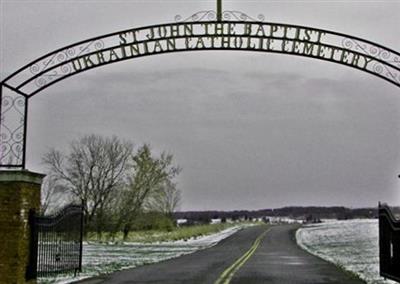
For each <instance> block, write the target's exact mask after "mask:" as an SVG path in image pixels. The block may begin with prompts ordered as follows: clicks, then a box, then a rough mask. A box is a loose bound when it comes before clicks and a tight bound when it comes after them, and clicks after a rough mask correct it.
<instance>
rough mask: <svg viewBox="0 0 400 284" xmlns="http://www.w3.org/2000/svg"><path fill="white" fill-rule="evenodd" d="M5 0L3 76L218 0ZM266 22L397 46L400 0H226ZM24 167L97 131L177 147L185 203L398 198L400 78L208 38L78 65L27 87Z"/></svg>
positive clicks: (355, 203)
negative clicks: (211, 46) (171, 49)
mask: <svg viewBox="0 0 400 284" xmlns="http://www.w3.org/2000/svg"><path fill="white" fill-rule="evenodd" d="M0 1H1V15H0V21H1V23H0V25H1V26H0V27H1V37H0V51H1V54H0V68H1V70H0V72H1V74H0V79H3V78H5V77H6V76H7V75H9V74H10V73H11V72H13V71H15V70H16V69H18V68H19V67H21V66H22V65H24V64H26V63H28V62H29V61H32V60H33V59H36V58H37V57H39V56H41V55H43V54H45V53H47V52H49V51H52V50H55V49H57V48H59V47H62V46H65V45H68V44H71V43H74V42H77V41H80V40H83V39H87V38H90V37H93V36H98V35H102V34H106V33H110V32H114V31H118V30H123V29H128V28H134V27H140V26H146V25H151V24H158V23H166V22H173V21H174V17H175V15H177V14H180V15H182V16H183V17H184V18H185V17H188V16H190V15H191V14H193V13H195V12H198V11H200V10H211V9H214V8H215V1H200V0H198V1H188V0H185V1H167V0H163V1H149V0H146V1H17V0H16V1H4V0H0ZM224 8H225V9H226V10H239V11H242V12H245V13H247V14H248V15H250V16H253V17H256V16H257V15H258V14H259V13H262V14H264V15H265V19H266V21H268V22H280V23H288V24H299V25H305V26H311V27H316V28H323V29H329V30H334V31H338V32H344V33H347V34H350V35H354V36H358V37H361V38H365V39H369V40H371V41H375V42H378V43H380V44H383V45H385V46H387V47H390V48H392V49H395V50H399V47H400V36H399V26H400V18H399V11H400V1H396V0H393V1H328V0H324V1H244V0H243V1H239V0H236V1H224ZM29 111H30V118H29V125H28V155H27V168H28V169H30V170H33V171H39V172H40V171H44V167H43V165H42V164H41V156H42V155H43V153H44V152H46V151H47V150H48V149H49V148H51V147H55V148H57V149H60V150H65V149H67V148H68V143H69V142H70V141H71V140H72V139H75V138H77V137H79V136H80V135H83V134H86V133H97V134H101V135H108V136H109V135H117V136H119V137H121V138H124V139H130V140H131V141H133V142H134V143H135V144H136V145H140V144H142V143H144V142H148V143H150V144H151V145H152V147H153V149H154V150H155V151H162V150H165V151H168V152H170V153H173V154H174V156H175V160H176V162H177V163H178V164H179V165H181V167H182V168H183V171H182V173H181V174H180V177H179V179H178V181H179V188H181V190H182V192H183V204H182V208H181V209H183V210H204V209H258V208H271V207H280V206H286V205H345V206H352V207H360V206H376V205H377V203H378V201H387V202H389V203H390V204H393V205H400V191H399V189H400V180H399V179H398V178H397V175H398V174H399V173H400V155H399V153H400V127H399V126H400V123H399V122H400V90H399V88H398V87H395V86H394V85H391V84H389V83H388V82H386V81H384V80H381V79H379V78H377V77H374V76H372V75H369V74H367V73H363V72H360V71H358V70H355V69H351V68H349V67H345V66H341V65H338V64H334V63H328V62H323V61H318V60H315V59H307V58H299V57H295V56H289V55H273V54H267V53H251V52H243V51H240V52H239V51H234V52H232V51H231V52H229V51H203V52H199V51H196V52H189V53H176V54H166V55H157V56H150V57H145V58H139V59H133V60H128V61H125V62H123V63H116V64H112V65H108V66H105V67H101V68H96V69H94V70H91V71H88V72H84V73H82V74H79V75H77V76H73V77H71V78H70V79H67V80H64V81H62V82H60V83H58V84H56V85H53V86H52V87H50V88H48V89H46V90H44V91H43V92H41V93H40V94H39V95H37V96H35V97H34V98H32V99H31V100H30V109H29Z"/></svg>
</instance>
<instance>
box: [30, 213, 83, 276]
mask: <svg viewBox="0 0 400 284" xmlns="http://www.w3.org/2000/svg"><path fill="white" fill-rule="evenodd" d="M30 219H31V220H30V222H31V228H32V232H31V238H32V241H31V253H30V264H29V267H28V275H27V278H28V279H34V278H36V277H46V276H51V275H55V274H59V273H75V274H76V273H77V272H80V271H81V270H82V240H83V207H82V206H81V205H68V206H66V207H64V208H63V209H62V210H60V211H59V212H58V213H57V214H55V215H53V216H40V215H36V214H35V213H34V212H31V216H30Z"/></svg>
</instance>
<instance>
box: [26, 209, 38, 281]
mask: <svg viewBox="0 0 400 284" xmlns="http://www.w3.org/2000/svg"><path fill="white" fill-rule="evenodd" d="M28 223H29V226H30V228H31V232H30V233H31V235H30V244H29V264H28V268H27V270H26V279H27V280H31V279H36V277H37V263H38V231H37V228H36V219H35V210H34V209H31V210H29V219H28Z"/></svg>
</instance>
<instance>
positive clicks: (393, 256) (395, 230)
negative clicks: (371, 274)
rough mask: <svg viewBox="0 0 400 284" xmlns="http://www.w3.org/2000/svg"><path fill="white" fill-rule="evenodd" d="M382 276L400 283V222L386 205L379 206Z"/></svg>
mask: <svg viewBox="0 0 400 284" xmlns="http://www.w3.org/2000/svg"><path fill="white" fill-rule="evenodd" d="M379 258H380V260H379V261H380V274H381V276H383V277H386V278H389V279H392V280H395V281H397V282H400V221H399V220H396V218H395V217H394V216H393V214H392V211H391V210H390V208H389V206H388V205H386V204H379Z"/></svg>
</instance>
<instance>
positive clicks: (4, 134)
mask: <svg viewBox="0 0 400 284" xmlns="http://www.w3.org/2000/svg"><path fill="white" fill-rule="evenodd" d="M1 105H2V109H1V123H0V125H1V128H0V149H1V151H0V162H1V164H2V165H3V164H5V165H14V164H18V163H21V161H22V156H23V147H24V124H25V115H24V111H25V98H24V97H22V96H17V97H12V96H8V95H4V96H3V97H2V102H1ZM7 115H11V116H12V117H13V123H12V124H10V123H6V116H7Z"/></svg>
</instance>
